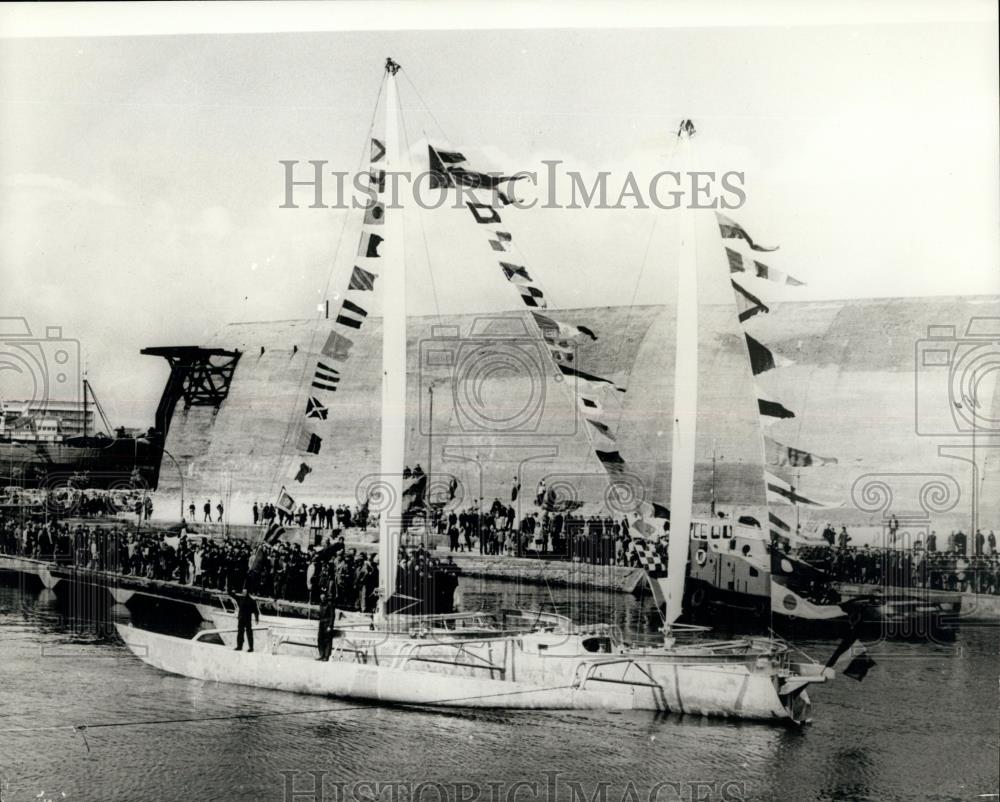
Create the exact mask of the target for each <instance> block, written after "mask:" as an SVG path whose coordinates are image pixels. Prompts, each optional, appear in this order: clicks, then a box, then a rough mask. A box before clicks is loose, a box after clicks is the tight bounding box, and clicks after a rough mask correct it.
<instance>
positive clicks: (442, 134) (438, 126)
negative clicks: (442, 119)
mask: <svg viewBox="0 0 1000 802" xmlns="http://www.w3.org/2000/svg"><path fill="white" fill-rule="evenodd" d="M403 78H404V79H405V80H406V82H407V83H408V84H409V85H410V86H411V87H412V88H413V92H414V94H415V95H416V96H417V100H418V101H420V105H421V106H423V107H424V111H426V112H427V114H428V116H430V118H431V120H432V121H433V122H434V125H436V126H437V129H438V131H440V132H441V136H443V137H444V139H445V141H446V142H448V145H449V146H451V144H452V143H451V140H449V139H448V135H447V134H446V133H445V130H444V127H443V126H442V125H441V123H439V122H438V119H437V117H435V116H434V112H433V111H431V107H430V106H428V105H427V102H426V101H425V100H424V98H423V95H421V94H420V90H419V89H417V85H416V84H415V83H413V80H412V79H411V78H410V76H409V75H408V74H407V73H406V71H405V70H404V71H403ZM424 133H425V135H426V131H425V132H424Z"/></svg>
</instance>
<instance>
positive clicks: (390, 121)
mask: <svg viewBox="0 0 1000 802" xmlns="http://www.w3.org/2000/svg"><path fill="white" fill-rule="evenodd" d="M399 69H400V67H399V65H398V64H397V63H396V62H395V61H393V60H392V59H391V58H389V59H386V63H385V108H384V111H385V130H384V134H383V136H384V138H385V143H384V145H385V171H386V174H387V175H389V174H390V173H391V172H402V171H403V169H404V165H403V161H404V159H405V154H404V153H403V152H402V149H401V148H400V145H399V116H398V105H399V98H398V93H397V88H396V73H397V72H399ZM389 185H390V186H396V184H395V182H390V184H389ZM389 200H390V204H386V206H394V207H395V208H393V209H391V210H390V211H389V213H388V214H386V216H385V223H384V225H383V230H384V231H385V239H384V241H383V244H382V248H383V250H382V264H381V266H382V270H383V276H382V281H383V282H384V284H383V286H384V287H385V291H384V292H383V299H382V410H381V421H382V424H381V463H380V468H379V473H380V477H379V479H380V483H381V486H382V488H383V491H384V493H385V495H384V504H383V505H382V512H381V514H380V516H379V546H378V555H379V601H378V608H377V610H376V620H377V621H379V622H380V623H383V624H384V623H385V620H386V616H387V614H388V612H389V603H390V599H391V598H392V595H393V593H395V591H396V569H397V564H398V560H399V554H398V550H399V535H400V532H401V531H402V521H403V462H404V459H405V453H404V449H405V443H406V261H405V253H404V248H403V237H404V235H405V231H404V226H403V218H402V205H401V204H400V203H397V201H398V199H396V198H390V199H389ZM390 288H391V289H390Z"/></svg>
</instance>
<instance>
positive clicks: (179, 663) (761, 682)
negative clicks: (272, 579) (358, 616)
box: [118, 625, 821, 721]
mask: <svg viewBox="0 0 1000 802" xmlns="http://www.w3.org/2000/svg"><path fill="white" fill-rule="evenodd" d="M255 630H256V631H257V633H258V634H257V638H258V642H257V647H258V651H256V652H254V653H247V652H237V651H235V650H233V649H231V648H228V647H225V646H221V645H218V644H211V643H207V642H204V640H202V638H204V637H205V636H207V635H208V634H210V632H211V631H209V632H205V633H200V634H199V635H198V636H196V637H195V638H194V639H191V640H187V639H184V638H176V637H172V636H169V635H161V634H158V633H154V632H149V631H147V630H140V629H134V628H132V627H131V626H123V625H118V632H119V634H120V635H121V637H122V638H123V640H124V641H125V643H126V644H127V645H128V647H129V649H131V651H132V652H133V653H134V654H135V655H136V656H138V657H139V658H140V659H142V660H143V661H144V662H146V663H148V664H149V665H152V666H154V667H156V668H159V669H161V670H163V671H167V672H170V673H172V674H180V675H182V676H186V677H192V678H195V679H200V680H212V681H217V682H227V683H232V684H237V685H249V686H253V687H258V688H270V689H273V690H280V691H289V692H292V693H304V694H313V695H320V696H333V697H340V698H346V699H363V700H368V701H373V702H383V703H389V704H402V705H428V706H443V707H474V708H500V709H612V710H651V711H662V712H666V711H670V712H675V713H689V714H699V715H711V716H728V717H736V718H742V719H757V720H767V721H788V720H794V721H802V720H805V719H806V717H807V715H808V712H809V699H808V696H807V695H806V693H805V691H804V687H805V684H807V683H808V682H813V681H821V679H820V678H819V676H818V675H817V676H814V677H812V678H811V679H802V678H798V677H791V676H785V674H787V673H788V672H782V675H781V676H779V673H778V672H776V671H775V670H774V666H773V664H771V663H770V661H768V660H766V659H765V660H763V661H759V660H755V658H750V659H747V660H740V659H733V658H729V659H726V660H713V659H709V658H706V657H705V656H704V653H703V652H698V653H692V654H691V655H690V656H685V655H684V654H683V653H678V652H671V651H668V650H658V649H655V650H650V651H648V652H646V653H638V652H631V653H621V654H589V653H586V652H584V653H582V654H581V647H580V645H579V643H577V642H574V636H568V635H563V634H558V633H527V634H525V635H524V636H523V637H495V638H488V639H480V640H470V641H464V642H463V641H450V642H445V641H441V640H435V639H430V640H423V641H420V640H414V639H412V638H408V637H403V636H399V637H397V636H392V635H386V634H385V633H377V632H371V633H369V637H367V638H362V637H360V633H359V637H358V639H357V640H348V639H347V638H338V639H337V645H336V647H335V652H334V657H333V659H331V660H330V661H329V662H320V661H317V660H315V659H313V658H312V657H307V656H303V655H296V654H284V653H282V639H281V638H280V637H278V638H273V637H272V636H271V634H270V633H269V631H268V630H267V629H266V628H263V629H260V630H257V628H256V627H255ZM779 692H780V693H781V694H782V695H784V694H787V695H786V696H785V698H784V699H783V698H782V695H779ZM789 708H791V712H790V710H789Z"/></svg>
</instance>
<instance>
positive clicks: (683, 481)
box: [665, 120, 698, 629]
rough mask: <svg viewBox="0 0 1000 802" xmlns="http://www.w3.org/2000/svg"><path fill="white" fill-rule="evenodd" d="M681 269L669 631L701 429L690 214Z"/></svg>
mask: <svg viewBox="0 0 1000 802" xmlns="http://www.w3.org/2000/svg"><path fill="white" fill-rule="evenodd" d="M693 133H694V125H693V124H692V123H691V121H690V120H685V121H684V122H683V123H681V129H680V131H679V132H678V138H679V140H680V142H679V145H680V155H681V162H682V163H683V164H684V168H685V170H687V169H688V167H689V164H690V149H691V135H692V134H693ZM681 215H682V217H681V226H680V247H679V250H680V253H679V259H678V265H677V297H676V304H677V307H676V308H677V335H676V349H675V350H676V356H675V362H674V411H673V426H672V429H673V450H672V451H671V456H670V542H669V544H668V549H667V581H666V583H665V584H666V588H665V590H666V615H665V623H666V626H667V628H668V629H669V627H670V626H671V625H672V624H673V623H674V621H676V620H677V618H678V617H679V616H680V614H681V604H682V600H683V597H684V575H685V573H686V570H687V560H688V548H689V546H688V543H689V539H690V531H691V514H692V504H693V502H694V466H695V441H696V434H697V423H698V262H697V253H696V244H695V221H694V215H693V212H692V211H691V209H690V208H687V207H685V208H684V209H683V210H682V211H681Z"/></svg>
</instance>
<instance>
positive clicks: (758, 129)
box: [0, 5, 1000, 426]
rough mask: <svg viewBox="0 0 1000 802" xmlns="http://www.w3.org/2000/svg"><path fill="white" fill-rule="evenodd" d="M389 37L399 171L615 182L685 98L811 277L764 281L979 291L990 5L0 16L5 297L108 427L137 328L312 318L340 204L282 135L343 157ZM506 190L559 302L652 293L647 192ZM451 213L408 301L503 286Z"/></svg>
mask: <svg viewBox="0 0 1000 802" xmlns="http://www.w3.org/2000/svg"><path fill="white" fill-rule="evenodd" d="M901 8H905V5H904V6H901ZM993 13H995V12H993ZM498 19H502V17H498ZM0 31H2V29H0ZM387 55H391V56H392V57H393V58H395V59H396V60H397V61H399V62H400V63H401V64H402V65H403V73H401V76H400V81H399V85H400V103H401V107H402V110H403V123H404V125H403V129H404V132H405V137H406V139H405V143H406V144H407V145H408V146H409V154H410V156H411V161H412V163H413V165H414V169H422V167H424V166H426V165H425V164H424V163H423V160H425V157H426V142H427V141H428V140H429V141H432V142H434V143H435V144H437V145H439V146H445V147H450V148H455V149H460V150H462V151H463V152H464V153H466V155H468V156H470V158H472V159H474V160H475V164H474V165H473V166H475V167H479V166H480V164H482V167H483V169H495V170H504V171H514V170H522V169H523V170H541V169H544V167H543V165H542V161H543V160H546V159H559V160H562V162H563V164H564V169H572V170H578V171H580V172H581V174H582V175H584V176H588V177H589V179H590V180H592V179H593V176H594V175H596V173H597V172H598V171H601V170H606V171H609V172H610V173H611V178H610V179H609V186H610V187H612V188H617V187H618V186H620V184H621V181H622V180H623V178H624V176H625V175H626V174H627V173H628V172H629V171H630V170H631V171H633V172H635V173H636V174H637V175H640V176H647V177H648V175H650V174H651V173H652V172H655V171H656V170H658V169H671V168H674V169H675V168H676V165H677V160H676V156H677V154H676V152H675V151H676V137H675V132H676V130H677V125H678V122H679V121H680V120H681V119H683V118H691V119H693V120H695V122H696V125H697V127H698V134H697V136H696V138H695V140H694V142H693V145H694V146H695V147H696V150H695V152H694V155H693V157H692V158H693V163H692V165H693V167H695V168H696V169H702V168H704V169H715V170H718V171H719V172H724V171H727V170H735V171H740V172H743V173H744V175H745V190H746V195H747V200H746V203H745V205H744V206H743V207H742V208H740V209H738V210H735V211H733V212H731V213H730V214H731V216H732V217H734V218H735V219H737V220H738V221H739V222H740V223H741V224H742V225H744V227H745V228H746V229H747V230H748V231H750V232H751V233H752V234H753V236H754V237H755V239H757V240H759V241H762V242H765V243H768V244H771V243H773V244H780V246H781V249H780V251H778V252H776V253H774V254H768V255H767V256H768V258H767V260H766V261H767V262H768V263H769V264H770V265H771V266H772V267H776V268H778V269H781V270H785V271H787V272H790V273H792V274H794V275H795V276H797V277H798V278H800V279H802V280H803V281H805V282H806V286H805V287H802V288H797V289H796V290H794V291H792V290H787V291H781V292H780V293H779V294H778V296H775V295H774V293H773V292H772V294H771V295H770V296H769V297H770V298H771V299H772V300H822V299H834V298H864V297H892V296H935V295H942V296H943V295H973V294H994V295H995V294H1000V233H998V232H1000V229H998V226H997V221H998V219H1000V197H998V193H1000V189H998V186H1000V181H998V179H1000V167H998V141H1000V138H998V116H1000V112H998V100H997V97H998V87H997V73H996V66H997V34H996V28H995V26H994V25H984V24H982V22H955V23H951V22H947V21H941V20H937V21H935V22H933V23H920V24H903V23H884V24H863V25H859V24H840V25H821V26H809V25H794V26H790V25H783V26H767V25H756V26H753V27H726V26H725V25H719V24H716V25H714V26H712V27H693V28H688V27H684V28H677V27H674V28H655V27H644V28H641V29H628V28H621V29H608V28H605V29H552V28H546V29H536V30H466V31H426V30H424V31H405V30H403V31H347V32H327V33H322V32H314V33H271V34H268V33H253V34H232V35H219V34H208V35H173V36H116V37H96V36H88V37H60V38H16V39H0V120H2V125H0V278H2V284H0V286H2V295H0V316H3V317H14V318H18V317H24V318H26V320H27V322H28V324H29V326H30V327H31V329H32V331H33V333H34V334H36V335H38V334H40V333H41V334H44V329H45V327H46V326H61V327H62V330H63V336H64V337H66V338H71V339H76V340H79V342H80V347H81V354H82V356H81V365H82V366H83V367H85V368H86V370H87V371H88V374H89V377H90V379H91V382H92V383H93V385H94V387H95V389H96V390H97V393H98V395H99V397H100V398H101V400H102V402H103V404H104V406H105V408H106V410H107V412H108V414H109V417H110V418H111V419H112V422H113V423H114V424H118V423H123V424H125V425H130V426H145V425H151V423H152V417H153V411H154V410H155V406H156V403H157V401H158V399H159V395H160V392H161V391H162V387H163V383H164V380H165V378H166V372H167V371H166V364H165V363H164V362H163V361H162V360H159V359H154V358H151V357H142V356H140V355H139V349H140V348H143V347H146V346H151V345H200V344H203V343H206V342H208V341H209V340H210V339H211V338H212V337H213V336H214V334H215V333H216V332H218V331H219V329H221V328H222V327H223V326H224V325H225V324H226V323H229V322H237V321H247V320H279V319H288V318H305V317H311V316H313V315H314V314H315V311H316V306H317V303H319V302H321V301H322V300H323V298H324V295H325V293H326V292H327V290H326V287H327V282H328V281H329V280H331V277H332V281H333V286H336V284H337V277H338V276H341V277H342V276H343V271H344V270H345V269H349V267H350V264H349V263H350V255H351V252H352V251H353V249H354V248H355V247H356V242H357V231H358V226H359V224H360V221H359V220H358V219H357V214H356V213H355V214H350V213H347V212H344V211H339V210H330V209H308V208H299V209H281V208H279V207H280V205H281V204H282V202H283V199H284V186H283V180H284V169H283V168H282V167H281V165H280V163H279V162H280V161H281V160H290V159H292V160H299V161H301V162H306V161H308V160H310V159H322V160H326V161H328V162H329V169H331V170H343V171H353V170H355V169H356V168H357V166H358V165H359V163H360V157H361V154H362V152H363V150H364V148H365V139H366V132H367V130H368V127H369V123H370V121H371V120H372V115H373V109H374V104H375V100H376V96H377V93H378V90H379V85H380V82H381V80H382V64H383V61H384V58H385V57H386V56H387ZM664 165H667V166H666V167H664ZM528 194H529V195H530V194H531V193H528ZM612 194H613V195H614V194H617V193H616V191H613V192H612ZM297 197H303V195H302V193H301V192H299V193H298V195H297ZM508 214H509V217H507V218H506V220H505V222H508V223H509V227H510V228H511V230H512V231H513V232H515V238H516V240H517V242H518V244H519V246H520V248H519V250H520V255H521V256H522V258H523V259H524V260H525V262H526V264H528V265H529V266H530V269H531V270H532V274H533V275H535V277H536V278H539V279H540V280H541V283H542V284H544V286H545V287H546V294H547V295H548V296H549V298H550V299H551V301H552V302H553V304H554V305H555V306H557V307H559V306H561V307H586V306H597V305H627V304H630V303H643V302H653V301H655V297H653V296H652V295H651V294H649V293H647V292H644V291H643V286H644V285H643V282H644V281H648V280H649V276H650V275H655V274H657V271H658V269H659V267H660V266H662V265H663V262H664V260H668V256H667V255H666V254H663V253H660V252H659V251H660V249H659V248H658V247H654V248H651V247H650V246H651V243H654V242H659V241H660V240H659V239H658V238H654V237H652V236H651V234H652V231H653V227H654V226H662V225H663V220H664V215H670V214H671V212H656V213H654V212H649V211H634V210H608V209H581V210H566V209H551V210H545V209H535V210H527V209H524V210H516V211H510V212H509V213H508ZM467 217H468V215H467V213H465V212H454V211H452V210H448V209H444V210H440V212H434V213H430V212H420V213H415V214H412V215H411V214H409V213H408V216H407V242H408V251H407V253H408V258H410V259H412V265H410V266H408V287H407V293H408V294H407V304H408V308H409V309H410V310H411V311H412V312H413V313H414V314H433V313H438V312H440V313H450V312H477V311H493V310H496V309H516V308H520V305H519V303H518V301H517V296H516V295H515V294H514V293H512V292H511V291H510V288H509V287H508V286H506V285H505V284H504V283H503V281H502V279H501V280H498V279H497V275H498V274H497V273H496V267H495V264H494V263H492V262H491V260H490V258H489V256H490V255H489V253H488V250H487V251H484V250H483V248H484V243H483V242H482V236H481V232H478V231H476V230H474V227H473V226H471V225H469V221H468V219H467ZM341 242H342V243H343V244H342V246H341V247H340V248H339V250H338V243H341ZM425 243H426V244H425ZM651 250H653V251H656V252H652V253H651V252H650V251H651ZM491 265H492V266H491ZM432 279H433V280H432ZM772 290H773V287H772ZM375 311H376V312H377V310H375ZM10 380H11V377H10V375H8V374H3V373H0V382H4V384H6V386H3V385H0V397H9V398H13V397H17V396H18V388H16V387H14V386H12V385H11V383H10Z"/></svg>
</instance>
